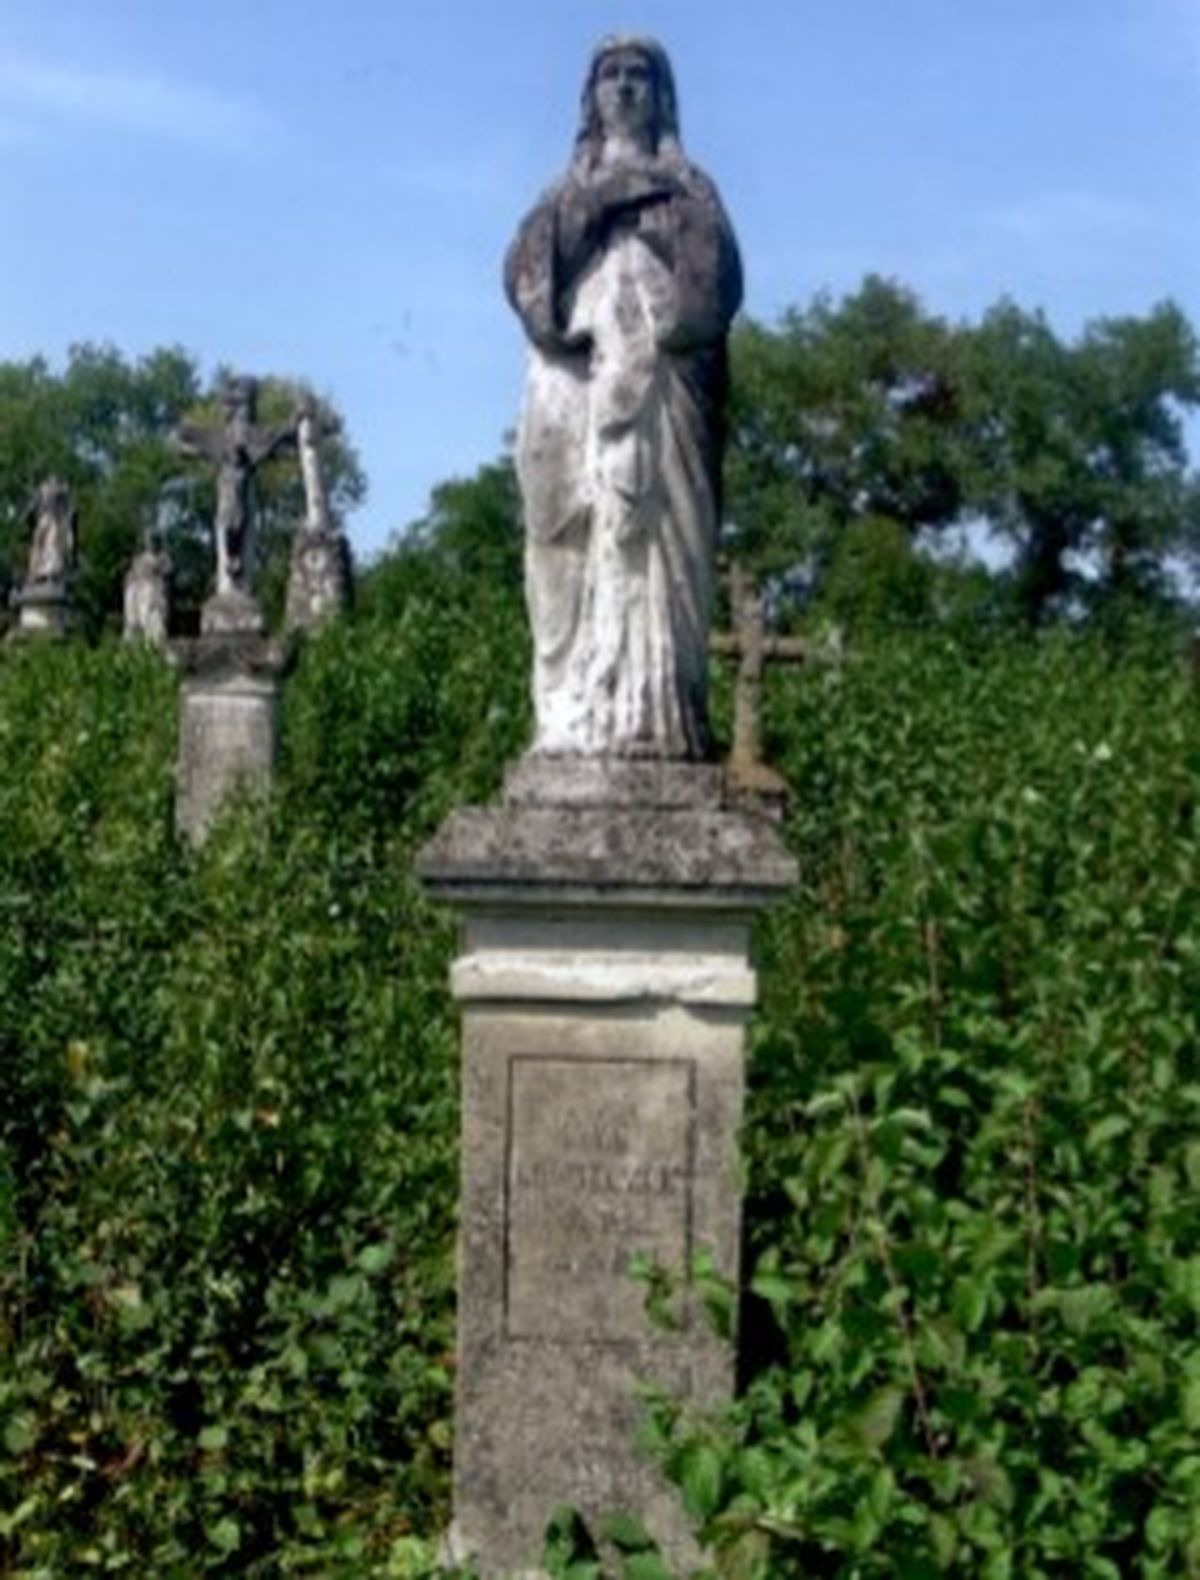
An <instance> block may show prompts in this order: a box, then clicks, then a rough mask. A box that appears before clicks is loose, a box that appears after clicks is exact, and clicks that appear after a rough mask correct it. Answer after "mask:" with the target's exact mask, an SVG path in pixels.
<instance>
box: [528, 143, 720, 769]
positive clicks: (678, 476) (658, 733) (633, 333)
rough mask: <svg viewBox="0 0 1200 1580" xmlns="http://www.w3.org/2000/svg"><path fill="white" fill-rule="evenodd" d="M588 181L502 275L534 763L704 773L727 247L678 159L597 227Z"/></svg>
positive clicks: (705, 186)
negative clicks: (510, 326)
mask: <svg viewBox="0 0 1200 1580" xmlns="http://www.w3.org/2000/svg"><path fill="white" fill-rule="evenodd" d="M592 179H593V175H592V172H591V171H590V170H589V169H588V168H587V167H586V166H584V165H583V164H582V162H581V161H577V163H576V165H575V166H573V167H572V169H571V171H570V172H568V174H567V176H566V177H565V179H564V180H563V181H561V182H560V183H559V184H558V185H557V186H556V187H555V188H553V189H552V190H551V191H550V193H548V194H547V196H546V197H545V198H544V199H543V200H542V202H541V203H539V204H538V206H537V207H536V208H535V209H534V210H533V212H532V213H531V214H530V215H529V216H528V217H527V219H526V220H525V222H524V223H523V225H522V226H521V229H520V231H519V233H518V235H517V239H516V241H515V242H514V243H513V246H512V248H511V249H510V252H509V256H508V259H507V263H506V270H505V281H506V287H507V290H508V294H509V297H510V300H511V301H512V303H513V305H514V307H515V308H516V310H517V312H518V313H519V314H520V316H521V319H522V322H523V323H524V326H525V329H526V332H527V334H528V335H529V338H530V341H531V349H530V359H529V371H528V379H527V384H526V396H525V405H524V410H523V412H522V417H521V422H520V427H519V432H518V442H517V470H518V476H519V480H520V484H521V492H522V498H523V504H524V514H525V533H526V537H525V545H526V547H525V557H526V597H527V601H528V605H529V614H530V622H531V625H532V628H533V640H534V677H533V691H534V704H535V712H536V718H537V733H536V738H535V741H534V750H535V751H539V752H546V753H551V754H563V755H570V754H574V755H585V756H602V755H613V756H624V757H630V756H644V757H660V758H700V757H703V756H705V755H706V754H707V751H708V745H709V742H708V719H707V685H706V682H707V649H708V622H709V607H710V602H711V594H712V567H713V558H714V553H715V539H716V532H717V527H718V513H719V472H720V448H721V419H722V407H723V402H724V395H725V385H726V361H725V337H726V334H727V331H728V327H729V322H730V319H731V318H732V316H733V314H734V312H736V310H737V307H738V305H739V302H740V299H741V267H740V262H739V258H738V253H737V245H736V242H735V240H734V237H733V233H732V231H731V229H730V226H729V222H728V220H727V219H726V217H725V214H724V211H723V210H722V207H721V204H720V200H719V198H718V196H717V193H716V190H715V188H714V187H713V186H712V183H711V182H710V181H709V180H708V179H707V177H705V176H704V175H703V174H702V173H701V172H700V171H698V170H697V169H696V168H695V167H694V166H692V165H690V164H688V163H687V162H686V161H685V160H684V159H683V157H682V155H680V154H678V153H676V154H675V155H674V156H673V157H670V158H667V159H659V160H655V161H651V162H649V163H648V164H647V166H646V174H645V178H644V180H642V182H641V185H640V188H638V189H637V190H639V191H640V196H638V197H636V198H635V199H634V200H633V201H627V202H624V203H620V204H614V205H612V206H611V207H610V208H608V209H601V212H600V214H599V217H598V216H597V205H596V204H595V203H593V204H592V206H591V208H590V209H589V208H588V206H587V203H586V192H585V191H584V188H586V185H587V183H588V182H589V181H590V180H592ZM595 179H599V177H598V176H597V177H595Z"/></svg>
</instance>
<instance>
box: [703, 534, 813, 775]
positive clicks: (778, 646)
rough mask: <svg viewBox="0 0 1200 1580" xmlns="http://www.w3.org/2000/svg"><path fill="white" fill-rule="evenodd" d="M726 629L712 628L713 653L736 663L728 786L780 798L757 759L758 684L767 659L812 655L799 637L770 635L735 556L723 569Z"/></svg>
mask: <svg viewBox="0 0 1200 1580" xmlns="http://www.w3.org/2000/svg"><path fill="white" fill-rule="evenodd" d="M729 604H730V613H731V615H732V621H733V630H732V631H716V632H714V633H713V635H712V638H711V641H710V649H711V651H712V652H713V653H715V654H719V655H721V656H722V657H726V658H736V659H737V661H738V668H737V679H736V681H735V682H734V694H733V747H732V749H731V751H730V753H729V765H728V775H729V783H730V787H731V788H732V789H733V790H735V791H739V792H747V793H750V794H756V795H765V796H783V795H786V793H787V785H786V782H785V781H784V780H783V779H782V778H781V777H780V776H779V775H778V774H777V773H775V771H774V770H773V769H771V768H768V767H767V765H766V763H764V762H763V756H762V685H763V671H764V669H765V668H766V665H767V662H768V660H773V661H775V662H776V663H784V664H802V663H805V662H806V661H807V660H809V659H810V658H811V657H812V649H811V645H810V644H809V643H808V642H806V641H805V640H804V639H803V638H802V637H796V636H774V635H772V634H771V633H770V632H769V631H768V630H767V620H766V611H765V609H764V600H763V596H762V594H761V593H760V592H757V591H756V590H755V587H754V583H753V582H752V581H751V579H750V577H749V576H748V575H747V573H746V570H745V568H744V567H743V566H742V565H739V564H738V562H737V561H736V560H735V561H734V562H733V563H732V564H731V566H730V568H729Z"/></svg>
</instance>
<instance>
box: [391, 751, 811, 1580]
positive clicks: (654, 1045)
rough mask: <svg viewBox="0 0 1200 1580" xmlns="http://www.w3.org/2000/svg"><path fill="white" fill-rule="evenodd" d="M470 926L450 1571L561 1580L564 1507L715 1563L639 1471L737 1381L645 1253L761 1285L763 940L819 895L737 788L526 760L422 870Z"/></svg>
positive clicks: (665, 1494) (461, 979)
mask: <svg viewBox="0 0 1200 1580" xmlns="http://www.w3.org/2000/svg"><path fill="white" fill-rule="evenodd" d="M419 871H420V872H421V875H422V877H423V879H424V881H425V884H426V887H427V889H428V890H429V892H430V893H431V894H433V895H434V896H435V897H437V898H439V899H442V900H445V901H448V902H449V903H450V904H452V905H453V906H454V907H455V908H456V910H457V911H458V912H459V913H460V915H461V917H462V922H463V935H462V947H461V952H460V954H459V957H458V959H457V961H456V963H455V965H454V968H453V976H452V988H453V992H454V995H455V997H456V998H457V1000H458V1001H459V1003H460V1004H461V1006H462V1011H463V1098H462V1101H463V1121H462V1143H463V1147H462V1156H463V1163H462V1217H461V1241H460V1268H459V1341H458V1342H459V1348H458V1398H457V1406H456V1436H455V1470H454V1528H453V1532H452V1537H451V1544H450V1545H451V1548H452V1550H453V1552H454V1553H455V1554H456V1555H457V1556H467V1555H470V1556H472V1557H474V1558H475V1560H476V1562H477V1563H478V1565H479V1568H480V1572H481V1573H482V1574H483V1575H484V1576H487V1577H492V1576H501V1575H505V1576H507V1575H512V1574H519V1573H528V1572H531V1571H536V1570H537V1567H538V1563H539V1559H540V1556H541V1550H542V1539H543V1532H544V1529H545V1526H546V1523H547V1520H548V1518H549V1516H550V1514H551V1512H552V1511H553V1509H554V1507H555V1505H556V1504H559V1503H569V1504H572V1505H573V1506H575V1507H576V1508H578V1509H579V1510H580V1511H581V1512H582V1513H583V1515H584V1517H585V1518H588V1519H590V1520H595V1519H597V1518H599V1517H601V1516H603V1515H604V1514H607V1513H612V1512H614V1511H615V1510H617V1509H627V1510H630V1511H632V1512H635V1513H637V1514H638V1515H639V1516H640V1517H641V1518H642V1519H643V1520H644V1522H645V1523H646V1525H647V1526H648V1527H649V1529H650V1530H651V1531H652V1532H653V1533H654V1534H655V1535H656V1536H657V1537H658V1538H659V1540H660V1541H661V1542H662V1543H663V1545H664V1549H665V1551H666V1553H667V1554H668V1555H669V1560H670V1561H672V1562H673V1563H674V1564H676V1565H677V1566H680V1568H681V1569H682V1566H684V1565H686V1564H687V1563H688V1562H689V1561H690V1560H692V1559H694V1557H695V1555H694V1553H693V1552H692V1550H691V1544H690V1540H689V1537H688V1534H687V1529H686V1523H685V1521H684V1518H683V1516H682V1513H681V1511H680V1509H679V1506H678V1503H677V1501H676V1498H675V1496H674V1494H673V1492H672V1491H671V1490H670V1489H669V1488H667V1487H666V1486H665V1485H664V1484H663V1483H662V1482H661V1480H660V1478H659V1476H658V1473H657V1471H656V1470H655V1469H654V1467H653V1466H651V1465H650V1464H649V1463H648V1462H646V1461H644V1460H643V1459H642V1458H641V1457H640V1456H639V1455H638V1453H637V1451H636V1449H635V1446H634V1437H635V1433H636V1430H637V1424H638V1420H639V1406H638V1403H637V1400H636V1397H635V1388H636V1385H637V1383H638V1382H640V1381H653V1382H656V1383H658V1384H661V1385H663V1386H665V1387H666V1388H668V1389H670V1390H671V1391H673V1392H674V1393H676V1394H677V1395H685V1396H687V1397H689V1398H691V1399H693V1400H695V1401H697V1402H700V1403H704V1404H709V1403H716V1402H719V1401H720V1400H721V1399H723V1398H725V1397H728V1395H729V1393H730V1390H731V1387H732V1381H733V1356H732V1354H731V1353H730V1351H729V1349H728V1347H727V1345H725V1344H724V1343H722V1342H721V1341H720V1340H718V1339H717V1338H716V1337H715V1336H714V1335H713V1333H712V1332H711V1331H710V1329H709V1328H708V1326H707V1324H706V1322H705V1319H704V1317H703V1315H702V1314H701V1312H700V1311H699V1310H698V1309H696V1308H695V1307H694V1306H693V1305H692V1302H691V1300H690V1298H689V1297H688V1295H687V1293H686V1291H685V1295H684V1300H683V1309H684V1322H683V1326H682V1328H681V1329H680V1330H678V1331H663V1330H661V1329H659V1328H656V1327H655V1326H653V1325H652V1324H651V1322H650V1321H649V1319H648V1318H647V1317H646V1315H645V1313H644V1309H643V1292H642V1289H641V1287H640V1286H639V1285H638V1284H637V1283H636V1282H635V1281H633V1280H632V1279H631V1278H630V1277H629V1274H628V1268H629V1263H630V1259H631V1257H632V1256H633V1255H634V1254H635V1253H642V1254H644V1255H645V1256H647V1257H649V1258H650V1259H652V1260H653V1261H656V1262H658V1263H661V1264H663V1265H664V1266H666V1267H668V1268H670V1269H672V1270H674V1271H676V1272H682V1273H684V1274H685V1276H686V1272H687V1269H688V1268H689V1266H690V1264H691V1261H692V1258H693V1257H694V1255H695V1254H696V1253H697V1252H701V1251H705V1252H709V1253H710V1254H711V1255H712V1256H713V1258H714V1259H715V1262H716V1264H717V1266H718V1268H719V1269H720V1270H721V1271H722V1272H723V1273H724V1274H725V1275H726V1276H727V1277H729V1278H731V1279H733V1278H736V1276H737V1268H738V1252H739V1233H740V1187H739V1181H738V1154H737V1138H738V1129H739V1125H740V1121H741V1113H742V1089H743V1042H744V1028H745V1024H746V1020H747V1017H748V1016H749V1014H750V1011H751V1009H752V1007H753V1005H754V1001H755V977H754V973H753V970H752V969H751V966H750V963H749V954H748V945H749V931H750V924H751V920H752V918H753V916H754V914H755V913H756V912H757V911H758V910H760V909H761V908H762V907H763V906H764V905H767V904H769V903H771V902H772V901H774V900H776V899H778V898H780V897H781V896H782V894H783V893H784V892H785V891H786V890H787V889H788V888H789V887H790V886H791V885H792V884H793V882H794V881H795V870H794V865H793V863H792V861H791V858H790V857H789V856H788V855H787V854H786V852H785V851H784V850H783V848H782V845H781V844H780V841H779V836H778V833H777V831H776V829H775V827H774V826H773V825H772V823H771V822H770V821H769V820H768V819H767V818H765V817H761V816H756V815H754V814H752V813H747V812H745V811H730V810H728V809H726V808H725V807H723V806H722V804H721V799H720V776H719V772H718V770H716V769H714V768H707V767H696V766H689V765H681V764H669V763H661V764H656V763H636V762H603V761H596V760H578V761H575V762H572V761H571V760H569V759H562V760H556V759H540V760H539V759H537V758H527V759H525V760H524V761H523V762H521V763H519V764H517V765H516V767H515V768H514V769H513V770H511V771H510V774H509V780H508V785H507V789H506V795H505V799H504V801H503V803H502V804H500V805H498V806H495V807H490V808H470V809H466V810H464V811H460V812H458V813H456V814H454V815H453V816H452V817H451V818H450V819H449V820H448V822H447V823H446V824H445V825H444V827H443V828H442V830H441V831H440V832H439V834H438V836H437V837H436V838H435V839H434V841H433V842H432V843H431V844H430V845H429V846H427V847H426V849H425V850H424V852H423V853H422V855H421V858H420V862H419Z"/></svg>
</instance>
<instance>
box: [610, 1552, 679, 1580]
mask: <svg viewBox="0 0 1200 1580" xmlns="http://www.w3.org/2000/svg"><path fill="white" fill-rule="evenodd" d="M621 1573H622V1576H623V1580H675V1576H674V1575H673V1574H672V1572H671V1570H670V1569H668V1568H667V1566H666V1564H665V1563H664V1562H663V1561H662V1559H661V1558H660V1557H659V1555H658V1554H657V1553H653V1552H640V1553H631V1554H628V1555H627V1556H625V1557H624V1558H623V1559H622V1561H621Z"/></svg>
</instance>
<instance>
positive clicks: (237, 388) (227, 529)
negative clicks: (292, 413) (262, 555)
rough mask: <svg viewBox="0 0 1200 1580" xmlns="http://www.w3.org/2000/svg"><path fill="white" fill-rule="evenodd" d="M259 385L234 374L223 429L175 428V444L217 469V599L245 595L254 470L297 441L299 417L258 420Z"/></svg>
mask: <svg viewBox="0 0 1200 1580" xmlns="http://www.w3.org/2000/svg"><path fill="white" fill-rule="evenodd" d="M257 395H258V383H257V381H256V380H255V379H251V378H232V379H230V380H229V381H228V383H227V384H226V385H225V388H224V390H223V391H222V392H221V408H222V411H223V413H224V422H223V423H222V425H221V426H220V427H219V428H209V427H203V426H201V425H200V424H199V423H191V422H185V423H181V424H180V425H179V427H178V428H177V429H176V431H175V435H174V439H175V445H176V448H177V449H179V450H180V451H182V452H183V454H184V455H192V456H201V457H203V458H204V459H205V460H207V461H211V462H213V463H214V464H215V466H216V468H217V518H216V522H215V526H214V535H215V537H216V548H217V585H216V596H217V597H218V598H228V597H231V596H233V597H237V596H239V595H242V596H246V595H248V594H249V591H250V589H249V587H248V586H247V581H248V578H249V574H250V565H251V546H252V521H251V510H250V482H251V479H252V478H253V476H254V474H255V472H256V471H257V470H258V468H259V467H260V466H262V464H263V463H264V462H265V461H269V460H270V459H271V457H272V456H273V455H274V454H275V453H276V451H278V450H280V449H282V448H283V446H284V445H287V444H295V443H296V428H297V423H296V419H295V418H292V419H291V420H289V421H288V422H280V423H272V424H269V425H266V426H260V425H259V424H258V423H256V422H255V420H254V419H255V404H256V400H257Z"/></svg>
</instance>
